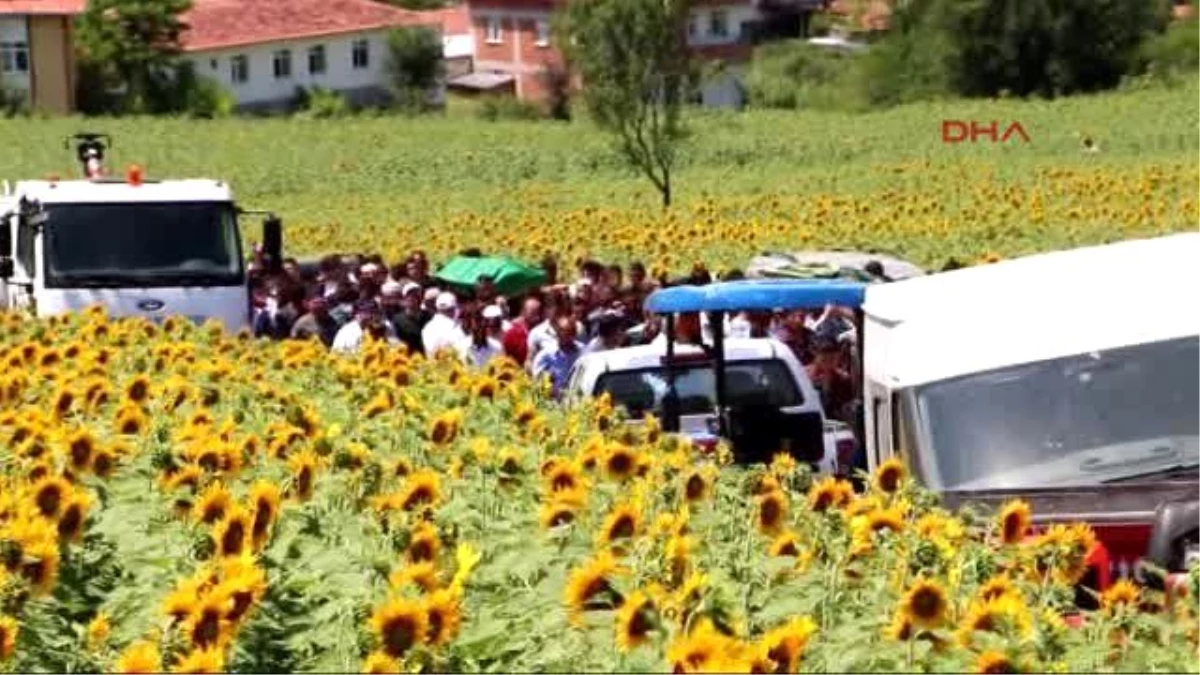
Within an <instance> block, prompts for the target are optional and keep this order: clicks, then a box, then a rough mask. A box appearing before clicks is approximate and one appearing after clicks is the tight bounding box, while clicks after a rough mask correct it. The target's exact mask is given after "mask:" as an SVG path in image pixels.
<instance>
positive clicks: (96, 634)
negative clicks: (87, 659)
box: [86, 612, 112, 649]
mask: <svg viewBox="0 0 1200 675" xmlns="http://www.w3.org/2000/svg"><path fill="white" fill-rule="evenodd" d="M86 633H87V643H88V647H89V648H91V649H97V648H99V647H101V646H102V645H103V644H104V643H105V642H107V641H108V636H109V635H110V634H111V633H112V624H110V623H109V622H108V615H106V614H104V613H103V612H101V613H99V614H97V615H96V616H94V617H93V618H92V620H91V621H89V622H88V625H87V630H86Z"/></svg>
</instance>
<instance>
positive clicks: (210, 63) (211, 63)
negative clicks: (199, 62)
mask: <svg viewBox="0 0 1200 675" xmlns="http://www.w3.org/2000/svg"><path fill="white" fill-rule="evenodd" d="M208 67H209V68H211V69H213V70H216V69H218V68H220V67H221V65H220V64H219V63H217V60H216V59H209V60H208Z"/></svg>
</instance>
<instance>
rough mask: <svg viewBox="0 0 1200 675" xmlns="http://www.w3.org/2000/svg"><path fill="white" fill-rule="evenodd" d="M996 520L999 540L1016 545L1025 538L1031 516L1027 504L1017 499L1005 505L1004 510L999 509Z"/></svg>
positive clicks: (1030, 522) (1031, 520)
mask: <svg viewBox="0 0 1200 675" xmlns="http://www.w3.org/2000/svg"><path fill="white" fill-rule="evenodd" d="M997 520H998V522H999V525H1000V540H1001V541H1003V542H1004V543H1005V544H1016V543H1017V542H1019V541H1021V540H1022V539H1024V538H1025V533H1026V532H1028V531H1029V526H1030V524H1032V522H1033V516H1032V512H1031V510H1030V508H1029V504H1028V503H1026V502H1024V501H1022V500H1020V499H1017V500H1013V501H1010V502H1008V503H1006V504H1005V505H1004V508H1002V509H1000V515H999V517H998V519H997Z"/></svg>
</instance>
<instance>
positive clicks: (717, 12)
mask: <svg viewBox="0 0 1200 675" xmlns="http://www.w3.org/2000/svg"><path fill="white" fill-rule="evenodd" d="M708 34H709V35H711V36H713V37H722V38H723V37H726V36H728V35H729V15H728V14H727V13H726V11H725V10H723V9H714V10H713V11H712V14H710V15H708Z"/></svg>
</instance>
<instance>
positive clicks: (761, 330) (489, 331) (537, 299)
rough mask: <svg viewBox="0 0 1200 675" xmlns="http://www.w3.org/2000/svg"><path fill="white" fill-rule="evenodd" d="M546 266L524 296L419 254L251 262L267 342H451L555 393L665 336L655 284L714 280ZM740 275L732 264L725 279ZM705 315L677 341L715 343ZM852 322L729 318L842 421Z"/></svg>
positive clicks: (681, 326)
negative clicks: (450, 274) (450, 275)
mask: <svg viewBox="0 0 1200 675" xmlns="http://www.w3.org/2000/svg"><path fill="white" fill-rule="evenodd" d="M477 253H478V252H471V251H468V252H465V254H467V255H475V254H477ZM541 267H542V270H543V272H544V273H545V278H546V283H545V284H544V285H542V286H541V287H539V288H533V289H530V290H529V291H527V292H525V293H523V294H521V296H520V297H505V296H503V295H501V294H500V293H499V292H498V291H497V289H496V286H495V282H494V280H493V279H490V278H488V277H486V276H484V277H480V278H478V280H477V281H476V283H475V285H474V287H473V288H463V287H453V286H450V285H448V284H445V283H443V282H441V281H440V280H438V279H436V278H435V277H434V275H433V274H432V273H431V272H430V264H429V260H428V258H427V256H426V255H425V253H424V252H423V251H415V252H413V253H412V254H411V255H410V256H409V257H408V258H407V259H406V260H404V261H403V262H400V263H397V264H394V265H390V266H389V265H387V264H386V263H385V261H384V260H383V258H382V256H378V255H369V256H363V255H344V256H338V255H331V256H327V257H324V258H322V259H321V260H319V261H318V262H317V264H316V265H315V266H302V265H301V264H300V263H299V262H298V261H296V260H294V259H287V260H284V261H283V265H282V273H281V274H278V275H274V276H268V275H266V274H265V268H264V266H263V265H262V263H261V261H258V260H255V261H252V262H251V264H250V268H249V269H250V279H251V288H252V292H253V298H254V304H255V308H256V309H255V316H254V325H253V330H254V334H255V335H256V336H258V337H265V338H273V339H318V340H320V341H321V342H323V343H324V344H325V345H326V346H328V347H329V348H330V349H332V350H334V351H335V352H340V353H353V352H355V351H356V350H357V349H358V348H359V347H360V345H361V344H362V343H363V341H364V339H366V338H367V336H372V337H373V338H375V339H379V340H385V341H387V342H389V343H392V344H396V345H401V344H402V345H404V346H405V347H407V348H408V349H409V350H410V351H411V352H420V353H423V354H425V355H426V356H431V355H433V354H436V353H437V352H439V351H441V350H453V351H454V352H455V353H457V355H458V356H459V357H460V358H461V359H462V360H464V361H465V362H467V363H470V364H473V365H476V366H483V365H485V364H487V363H488V362H489V361H491V360H492V359H496V358H500V357H507V358H510V359H512V360H513V361H515V362H516V363H518V364H520V365H522V366H524V367H525V368H526V369H527V370H528V371H529V372H530V374H532V375H533V376H534V377H542V376H547V377H549V379H550V381H551V385H552V388H553V391H554V393H555V395H558V394H559V393H560V392H561V391H562V389H563V386H564V385H565V383H566V380H567V376H568V373H569V372H570V370H571V368H572V366H573V365H574V363H575V361H576V360H577V359H578V358H579V357H580V356H581V355H583V354H587V353H590V352H594V351H599V350H606V349H617V348H621V347H627V346H632V345H639V344H652V343H655V342H656V341H657V342H665V340H666V335H665V334H664V333H663V325H662V321H661V317H658V316H656V315H653V314H650V313H648V312H646V311H644V309H643V303H644V302H645V299H646V298H647V296H649V295H650V293H651V292H653V291H654V290H655V289H656V288H660V287H664V286H669V285H675V284H694V285H703V284H708V283H711V282H712V281H713V278H712V275H711V274H710V273H709V272H708V271H707V270H706V269H705V268H704V267H702V266H699V265H697V266H696V267H695V268H693V270H692V272H691V274H690V275H688V276H687V277H685V278H681V279H677V280H674V281H671V280H668V279H665V278H658V279H651V278H649V276H648V275H647V273H646V268H645V266H644V265H642V264H640V263H638V262H633V263H631V264H629V265H628V266H627V267H621V266H620V265H604V264H601V263H599V262H597V261H592V260H589V261H585V262H583V263H581V264H580V265H579V266H578V269H577V275H576V278H575V279H573V280H569V281H567V280H564V279H563V278H562V275H560V270H559V267H558V265H557V263H556V261H555V260H554V259H552V258H549V257H548V258H546V259H544V260H543V261H542V262H541ZM868 271H871V270H868ZM879 274H880V276H882V271H881V270H880V271H879ZM742 276H743V275H742V274H740V273H739V272H737V271H733V272H730V273H728V274H726V275H724V276H723V277H722V280H730V279H737V278H741V277H742ZM708 319H709V317H708V315H700V314H691V315H687V314H685V315H681V316H679V317H678V318H677V321H676V340H677V341H678V342H682V343H705V344H711V340H712V330H713V327H712V326H711V325H710V322H709V320H708ZM851 319H852V317H851V316H850V315H849V314H848V313H847V312H844V311H842V310H840V309H838V308H825V309H823V310H821V311H817V312H803V311H792V312H761V313H760V312H743V313H741V314H738V315H735V316H729V317H726V319H725V326H724V327H723V329H724V335H726V336H728V337H768V336H770V337H775V338H777V339H779V340H780V341H782V342H783V343H784V344H786V345H788V346H789V347H790V348H791V349H792V350H793V352H794V353H795V355H796V356H797V358H798V359H799V360H800V362H801V363H802V364H803V365H805V366H806V367H807V369H808V372H809V375H810V377H811V379H812V381H813V383H814V385H816V387H817V389H818V391H819V392H820V393H821V396H822V398H823V399H824V400H823V402H824V403H825V410H826V411H827V413H828V414H829V415H830V416H833V417H837V418H842V417H850V416H852V413H850V412H848V411H847V412H846V413H845V414H842V411H843V410H847V409H848V407H849V406H850V405H851V403H852V401H853V399H854V386H853V377H852V372H853V368H854V362H853V354H854V350H853V349H852V345H853V344H854V340H855V332H854V324H853V321H852V320H851Z"/></svg>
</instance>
